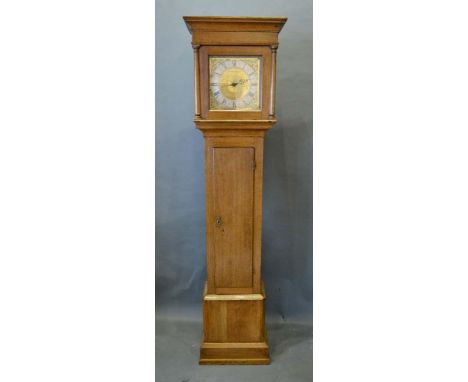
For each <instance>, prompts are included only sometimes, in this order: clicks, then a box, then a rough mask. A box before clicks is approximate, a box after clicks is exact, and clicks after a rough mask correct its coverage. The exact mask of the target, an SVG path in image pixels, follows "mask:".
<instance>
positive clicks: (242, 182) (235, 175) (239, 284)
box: [213, 147, 255, 288]
mask: <svg viewBox="0 0 468 382" xmlns="http://www.w3.org/2000/svg"><path fill="white" fill-rule="evenodd" d="M254 155H255V152H254V148H253V147H215V148H214V149H213V180H214V181H213V186H214V189H213V196H214V198H213V202H214V213H215V216H216V218H215V219H218V218H219V219H220V221H219V222H218V224H216V222H215V224H216V228H215V230H214V251H215V287H216V288H251V287H252V268H253V263H252V261H253V258H252V257H253V219H254V216H253V206H254V159H255V157H254Z"/></svg>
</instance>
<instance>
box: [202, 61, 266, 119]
mask: <svg viewBox="0 0 468 382" xmlns="http://www.w3.org/2000/svg"><path fill="white" fill-rule="evenodd" d="M210 109H211V110H259V109H260V58H258V57H210Z"/></svg>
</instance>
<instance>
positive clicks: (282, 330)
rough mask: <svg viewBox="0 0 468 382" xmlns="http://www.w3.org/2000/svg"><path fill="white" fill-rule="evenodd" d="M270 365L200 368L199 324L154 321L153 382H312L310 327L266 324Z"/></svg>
mask: <svg viewBox="0 0 468 382" xmlns="http://www.w3.org/2000/svg"><path fill="white" fill-rule="evenodd" d="M267 329H268V340H269V345H270V357H271V364H270V365H265V366H263V365H259V366H200V365H198V352H199V346H200V338H201V330H202V327H201V323H199V322H185V321H156V382H244V381H245V382H247V381H249V382H305V381H312V327H311V326H306V325H298V324H290V323H277V324H270V325H267Z"/></svg>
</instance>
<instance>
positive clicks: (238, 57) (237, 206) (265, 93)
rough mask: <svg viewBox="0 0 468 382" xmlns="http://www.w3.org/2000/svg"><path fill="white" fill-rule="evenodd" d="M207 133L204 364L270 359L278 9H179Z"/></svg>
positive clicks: (198, 113) (199, 121) (198, 117)
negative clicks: (264, 248)
mask: <svg viewBox="0 0 468 382" xmlns="http://www.w3.org/2000/svg"><path fill="white" fill-rule="evenodd" d="M184 20H185V23H186V25H187V27H188V29H189V31H190V33H191V34H192V47H193V50H194V62H195V73H194V89H195V119H194V122H195V124H196V127H197V128H198V129H200V130H201V131H202V133H203V136H204V141H205V179H206V248H207V254H206V257H207V280H206V284H205V288H204V293H203V340H202V343H201V348H200V364H268V363H269V362H270V356H269V349H268V342H267V337H266V330H265V298H266V296H265V290H264V287H263V284H262V280H261V272H260V268H261V232H262V178H263V139H264V135H265V132H266V131H267V130H268V129H270V128H271V127H272V126H273V125H274V123H275V122H276V118H275V86H276V51H277V48H278V33H279V32H280V30H281V28H282V27H283V25H284V23H285V22H286V20H287V19H286V18H284V17H198V16H193V17H192V16H190V17H184Z"/></svg>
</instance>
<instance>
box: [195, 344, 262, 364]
mask: <svg viewBox="0 0 468 382" xmlns="http://www.w3.org/2000/svg"><path fill="white" fill-rule="evenodd" d="M199 363H200V365H269V364H270V354H269V350H268V344H267V343H266V342H253V343H239V342H238V343H234V342H231V343H229V342H225V343H213V342H204V343H202V345H201V348H200V361H199Z"/></svg>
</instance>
